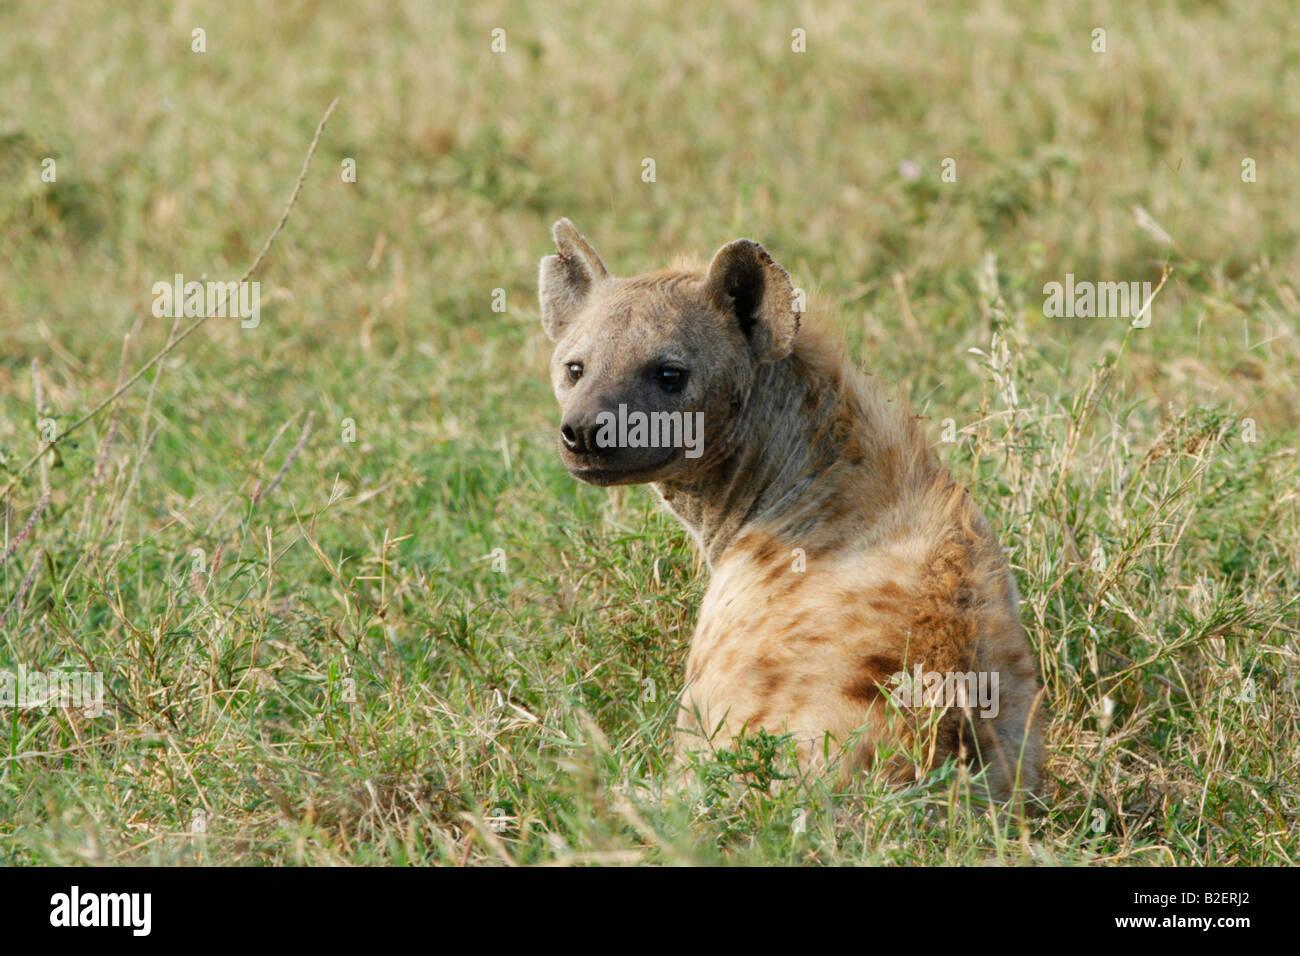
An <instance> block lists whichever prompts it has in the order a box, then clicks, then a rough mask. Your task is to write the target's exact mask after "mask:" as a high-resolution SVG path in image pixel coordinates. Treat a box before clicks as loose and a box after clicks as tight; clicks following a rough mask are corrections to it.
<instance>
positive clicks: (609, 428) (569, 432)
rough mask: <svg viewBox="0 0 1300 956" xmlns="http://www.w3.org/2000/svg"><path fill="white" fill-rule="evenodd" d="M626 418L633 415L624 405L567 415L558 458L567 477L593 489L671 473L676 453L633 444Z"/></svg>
mask: <svg viewBox="0 0 1300 956" xmlns="http://www.w3.org/2000/svg"><path fill="white" fill-rule="evenodd" d="M629 417H630V418H633V419H635V417H636V414H635V413H632V414H629V412H628V406H627V405H626V404H623V405H619V406H611V407H608V408H607V407H605V406H604V405H603V404H602V405H601V406H600V407H595V406H590V405H583V406H581V407H579V408H575V409H571V410H569V411H567V412H566V413H565V415H564V419H563V421H561V423H560V458H561V460H562V461H563V462H564V464H565V466H566V467H567V468H568V469H569V472H570V474H572V475H573V476H574V477H576V478H579V479H581V480H582V481H586V482H589V483H590V484H593V485H627V484H640V483H642V482H647V481H654V480H657V479H658V478H660V477H661V476H662V475H663V474H665V473H666V472H667V471H670V470H672V468H673V465H674V463H675V461H676V459H677V458H678V457H679V450H678V449H676V448H673V447H664V446H663V445H661V444H660V443H658V442H654V443H648V442H646V441H637V440H635V439H636V438H637V437H638V436H637V435H636V434H635V433H634V434H633V435H631V436H629V435H628V429H627V421H628V419H629ZM620 426H621V427H620ZM629 437H630V438H631V439H632V440H629Z"/></svg>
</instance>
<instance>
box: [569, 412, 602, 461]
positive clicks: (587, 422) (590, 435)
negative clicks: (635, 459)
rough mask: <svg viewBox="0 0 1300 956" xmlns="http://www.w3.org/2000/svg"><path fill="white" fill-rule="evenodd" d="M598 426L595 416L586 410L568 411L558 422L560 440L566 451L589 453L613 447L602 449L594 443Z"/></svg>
mask: <svg viewBox="0 0 1300 956" xmlns="http://www.w3.org/2000/svg"><path fill="white" fill-rule="evenodd" d="M599 431H600V426H599V425H598V424H597V422H596V416H595V415H593V414H590V413H587V412H570V413H569V414H568V415H565V416H564V421H563V422H561V423H560V441H562V442H564V447H565V449H566V450H567V451H569V452H571V453H572V454H574V455H590V454H593V453H595V452H598V451H600V452H603V451H606V450H609V451H613V450H615V449H602V448H600V446H599V445H598V444H597V443H596V435H597V433H598V432H599Z"/></svg>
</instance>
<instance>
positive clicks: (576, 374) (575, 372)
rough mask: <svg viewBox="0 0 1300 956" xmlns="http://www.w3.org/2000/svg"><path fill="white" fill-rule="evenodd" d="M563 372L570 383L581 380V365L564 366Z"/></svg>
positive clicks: (570, 364)
mask: <svg viewBox="0 0 1300 956" xmlns="http://www.w3.org/2000/svg"><path fill="white" fill-rule="evenodd" d="M564 371H565V373H566V374H567V375H568V376H569V381H570V382H576V381H577V380H578V379H580V378H582V363H581V362H570V363H569V364H568V365H566V366H564Z"/></svg>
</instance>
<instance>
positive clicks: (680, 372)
mask: <svg viewBox="0 0 1300 956" xmlns="http://www.w3.org/2000/svg"><path fill="white" fill-rule="evenodd" d="M655 379H656V381H658V382H659V386H660V388H662V389H663V390H664V391H665V392H676V391H678V390H679V389H681V387H682V386H683V385H685V384H686V369H684V368H673V367H672V366H670V365H665V366H664V367H663V368H661V369H660V370H659V371H658V372H656V373H655Z"/></svg>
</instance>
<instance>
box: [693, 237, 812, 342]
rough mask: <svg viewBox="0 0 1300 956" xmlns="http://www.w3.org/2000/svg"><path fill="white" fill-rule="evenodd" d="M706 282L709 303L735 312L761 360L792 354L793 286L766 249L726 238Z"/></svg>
mask: <svg viewBox="0 0 1300 956" xmlns="http://www.w3.org/2000/svg"><path fill="white" fill-rule="evenodd" d="M704 283H705V289H706V291H707V293H708V295H709V298H710V299H711V300H712V301H713V304H714V305H716V306H717V307H718V308H719V309H721V310H722V311H724V312H726V313H728V314H729V315H732V316H734V317H735V320H736V322H738V323H739V325H740V331H741V332H743V333H744V334H745V338H747V339H748V340H749V345H750V348H752V349H753V350H754V355H755V356H756V357H757V358H758V360H759V361H761V362H774V361H776V360H777V359H782V358H785V357H786V356H787V355H789V354H790V350H791V349H792V348H794V337H795V333H797V332H798V331H799V314H798V313H797V312H796V311H795V308H794V288H793V287H792V286H791V285H790V274H789V273H787V272H786V271H785V270H784V269H782V268H781V267H780V266H779V265H777V264H776V263H775V262H774V261H773V260H772V257H771V256H769V255H768V254H767V250H765V249H764V248H763V247H762V246H760V245H759V244H758V243H757V242H754V241H752V240H750V239H737V240H736V241H735V242H729V243H727V244H726V245H725V246H723V247H722V248H721V249H719V250H718V251H717V253H716V254H715V255H714V256H713V261H712V262H711V263H709V274H708V277H707V278H706V279H705V280H704Z"/></svg>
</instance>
